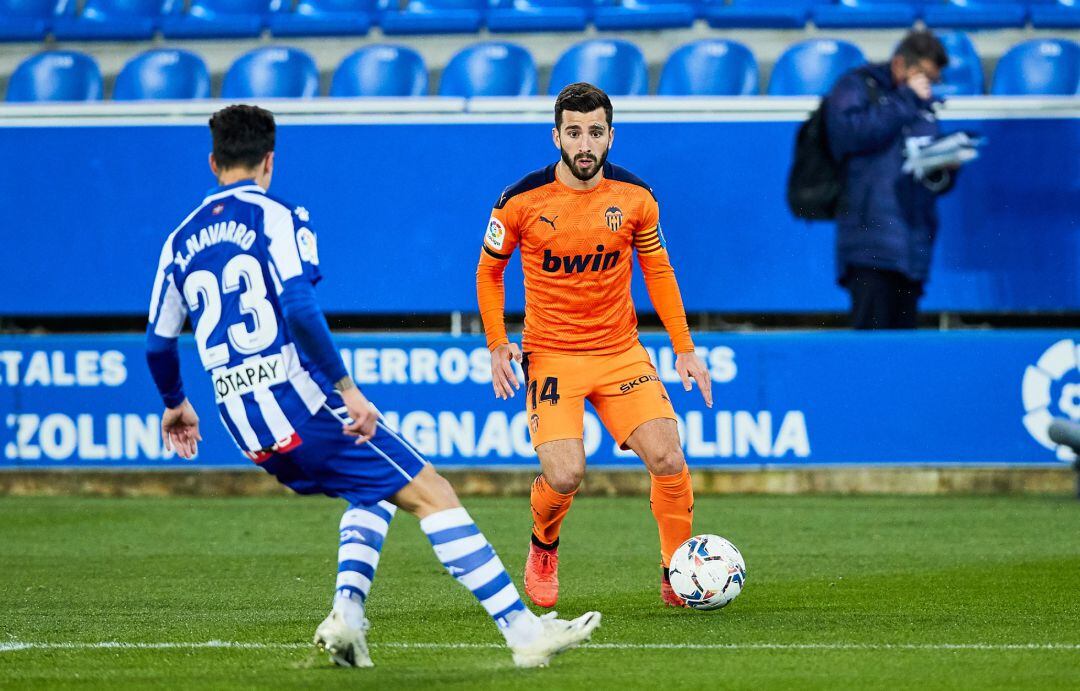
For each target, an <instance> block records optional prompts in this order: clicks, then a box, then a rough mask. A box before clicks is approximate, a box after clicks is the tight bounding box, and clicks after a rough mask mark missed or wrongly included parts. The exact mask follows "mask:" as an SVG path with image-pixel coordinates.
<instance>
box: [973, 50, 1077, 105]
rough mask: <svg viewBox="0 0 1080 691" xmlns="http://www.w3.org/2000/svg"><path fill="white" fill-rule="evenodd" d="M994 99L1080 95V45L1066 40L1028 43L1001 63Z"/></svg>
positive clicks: (997, 72) (1013, 51) (1004, 57)
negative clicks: (999, 97)
mask: <svg viewBox="0 0 1080 691" xmlns="http://www.w3.org/2000/svg"><path fill="white" fill-rule="evenodd" d="M990 93H992V94H994V95H995V96H1073V95H1080V45H1078V44H1076V43H1073V42H1072V41H1068V40H1065V39H1038V40H1034V41H1025V42H1024V43H1020V44H1018V45H1015V46H1013V47H1012V48H1010V49H1009V51H1008V52H1007V53H1005V55H1003V56H1001V60H999V61H998V64H997V69H996V70H995V71H994V84H993V86H992V87H991V89H990Z"/></svg>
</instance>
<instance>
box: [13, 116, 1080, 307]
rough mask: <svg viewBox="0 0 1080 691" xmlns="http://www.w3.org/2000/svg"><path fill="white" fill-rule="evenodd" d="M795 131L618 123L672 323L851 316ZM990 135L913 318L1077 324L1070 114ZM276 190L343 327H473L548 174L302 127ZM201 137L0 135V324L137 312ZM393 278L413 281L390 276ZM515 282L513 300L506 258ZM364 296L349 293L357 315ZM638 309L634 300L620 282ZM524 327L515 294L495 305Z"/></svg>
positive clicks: (1076, 176)
mask: <svg viewBox="0 0 1080 691" xmlns="http://www.w3.org/2000/svg"><path fill="white" fill-rule="evenodd" d="M797 126H798V121H797V120H790V121H777V120H764V121H753V120H745V121H723V122H680V121H664V120H663V119H662V118H659V119H657V120H656V121H651V122H625V123H621V122H617V123H616V130H617V133H618V136H617V138H616V145H615V147H614V149H613V150H612V154H611V160H612V161H614V162H616V163H619V164H620V165H624V166H626V167H628V168H629V169H630V170H632V171H634V172H635V173H637V174H638V175H640V176H641V177H642V178H643V179H645V180H646V181H648V183H649V184H650V185H652V187H653V188H654V190H655V191H656V195H657V197H658V199H659V201H660V209H661V217H662V220H663V227H664V232H665V235H666V236H667V239H668V243H669V249H670V252H671V255H672V260H673V262H674V264H675V268H676V271H677V272H678V277H679V281H680V284H681V286H682V289H683V296H684V299H685V302H686V306H687V309H689V310H690V311H693V312H769V311H773V312H775V311H780V312H821V311H843V310H846V309H847V296H846V295H845V294H844V292H843V291H842V290H841V289H840V288H838V287H837V286H836V284H835V274H834V272H835V269H834V260H833V245H834V231H833V228H832V226H831V225H829V224H820V223H818V224H810V223H805V222H801V221H797V220H795V219H794V218H792V217H791V215H790V214H789V212H788V210H787V207H786V205H785V202H784V188H785V180H786V176H787V171H788V169H789V167H790V162H791V154H792V142H793V140H794V136H795V131H796V128H797ZM946 126H947V127H948V128H949V129H966V130H973V131H976V132H978V133H980V134H982V135H983V136H985V137H986V138H987V141H988V144H987V146H986V147H985V148H984V150H983V154H982V158H980V159H979V160H978V161H975V162H974V163H972V164H971V165H970V166H968V167H966V168H965V170H964V171H963V173H962V175H961V176H960V179H959V182H958V184H957V187H956V189H955V190H954V191H953V192H951V193H950V194H949V195H947V196H946V197H945V198H944V199H943V200H942V202H941V209H940V210H941V233H940V238H939V241H938V251H937V254H936V256H935V259H934V265H933V271H932V277H931V281H930V284H929V286H928V290H927V295H926V299H925V300H924V303H923V307H924V308H925V309H929V310H950V311H1030V310H1046V311H1054V312H1060V311H1063V310H1080V214H1078V213H1077V209H1080V156H1076V155H1075V152H1076V151H1077V150H1080V118H1071V119H1070V118H1045V119H1022V118H1012V119H987V120H971V121H966V120H965V121H960V120H954V121H950V122H948V123H946ZM277 141H278V147H277V158H276V161H277V167H276V170H275V174H274V182H273V187H272V189H271V192H272V193H275V194H278V195H280V196H282V197H283V198H285V199H287V200H289V201H291V202H293V203H296V204H301V205H303V206H304V207H305V208H307V209H308V210H309V211H310V213H311V222H312V227H313V228H314V229H315V231H316V232H317V233H319V235H320V245H321V247H322V248H323V253H324V261H323V266H322V268H323V271H324V273H325V275H326V282H325V284H324V285H325V289H324V290H323V291H322V300H323V306H324V308H326V309H327V311H329V312H331V313H338V314H346V313H352V314H358V313H383V314H387V313H415V312H423V313H441V312H447V311H454V310H459V311H466V312H475V311H476V309H477V308H476V298H475V287H474V274H475V269H476V261H477V257H478V255H479V252H480V242H481V237H482V233H483V231H484V229H485V227H486V223H487V220H488V215H489V213H490V210H491V206H492V204H493V203H494V202H495V201H496V199H497V198H498V196H499V194H500V192H501V191H502V190H503V188H504V187H506V186H507V185H509V184H511V183H512V182H514V181H515V180H517V179H519V178H520V177H522V176H523V175H525V174H526V173H527V172H529V171H530V170H535V169H537V168H540V167H543V166H545V165H548V164H549V163H552V162H554V161H555V160H556V152H555V150H554V148H553V147H552V143H551V137H550V124H547V123H538V122H513V121H492V122H461V121H460V120H454V119H452V118H451V119H447V120H446V121H445V122H420V123H409V124H386V123H379V124H372V123H358V122H352V123H335V122H334V121H333V120H331V119H327V120H325V121H322V120H318V121H314V120H313V121H308V122H305V123H300V124H288V123H286V124H283V125H282V126H281V128H280V131H279V133H278V140H277ZM209 149H210V142H209V134H208V131H207V128H206V126H205V120H202V119H200V122H199V124H198V125H196V124H176V125H165V124H145V123H144V124H140V125H139V126H131V125H127V124H124V123H123V122H119V123H117V124H100V125H85V124H83V125H78V124H75V125H71V126H56V127H53V126H40V127H39V126H26V127H4V126H2V124H0V151H3V152H4V154H5V156H6V158H7V160H10V161H63V162H64V170H67V171H78V173H77V174H65V175H59V174H57V171H56V169H55V167H53V166H48V165H10V166H0V189H2V190H3V194H0V218H4V219H6V222H5V223H4V224H2V225H0V245H2V246H3V247H4V252H2V253H0V276H3V277H4V284H3V287H2V288H0V316H5V315H6V316H14V315H70V314H91V315H94V314H98V315H100V314H140V313H143V312H145V311H146V304H145V303H146V295H148V294H149V288H150V284H151V283H152V279H153V276H152V274H153V269H154V262H155V260H156V258H157V256H158V254H159V252H160V248H161V243H162V242H163V240H164V238H165V237H166V236H167V235H168V233H169V232H170V231H171V230H172V229H173V228H174V227H175V226H176V224H177V223H178V222H179V221H180V220H181V219H183V218H184V217H185V216H186V215H187V214H188V213H189V212H190V210H191V209H192V208H194V207H195V206H196V205H197V204H198V203H199V202H200V201H201V199H202V197H203V194H204V193H205V191H206V190H207V189H208V188H209V187H211V186H213V184H214V180H213V178H212V176H211V175H210V172H209V169H208V167H207V163H206V156H207V152H208V151H209ZM402 275H408V277H409V280H408V281H402V280H400V277H401V276H402ZM507 280H508V283H507V285H509V286H520V283H521V274H520V266H519V265H518V259H517V258H516V257H515V259H514V260H513V261H512V262H511V268H510V269H509V274H508V279H507ZM360 296H363V297H362V298H361V297H360ZM635 296H636V298H637V301H638V304H639V305H640V306H642V307H647V306H648V305H649V302H648V299H647V297H646V293H645V291H644V289H643V286H642V285H641V284H640V281H638V282H637V283H636V284H635ZM507 306H508V309H509V310H510V311H514V312H521V311H522V309H523V300H522V295H521V291H520V290H519V289H513V290H510V291H508V302H507Z"/></svg>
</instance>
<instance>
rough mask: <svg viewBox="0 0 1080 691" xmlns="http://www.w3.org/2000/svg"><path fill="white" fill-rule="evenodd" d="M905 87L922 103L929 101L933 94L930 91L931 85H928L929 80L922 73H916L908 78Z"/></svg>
mask: <svg viewBox="0 0 1080 691" xmlns="http://www.w3.org/2000/svg"><path fill="white" fill-rule="evenodd" d="M907 85H908V88H909V89H911V90H912V91H914V92H915V95H916V96H918V97H919V98H920V99H922V100H924V101H929V100H930V97H931V95H932V93H933V92H932V91H931V88H932V86H933V85H932V84H931V83H930V78H929V77H927V76H926V75H925V74H923V73H922V72H916V73H915V74H913V75H911V76H910V77H908V80H907Z"/></svg>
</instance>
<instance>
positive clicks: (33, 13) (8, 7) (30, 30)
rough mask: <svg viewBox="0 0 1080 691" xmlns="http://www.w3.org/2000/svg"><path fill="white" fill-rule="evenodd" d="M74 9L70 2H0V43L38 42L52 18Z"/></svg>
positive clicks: (51, 0) (49, 27)
mask: <svg viewBox="0 0 1080 691" xmlns="http://www.w3.org/2000/svg"><path fill="white" fill-rule="evenodd" d="M74 7H75V3H74V2H71V0H0V41H40V40H41V39H43V38H45V34H47V33H48V32H49V29H51V28H52V23H53V18H54V17H56V16H57V15H58V14H63V13H66V12H71V11H72V10H73V9H74Z"/></svg>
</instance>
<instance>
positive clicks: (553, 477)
mask: <svg viewBox="0 0 1080 691" xmlns="http://www.w3.org/2000/svg"><path fill="white" fill-rule="evenodd" d="M584 477H585V469H584V468H560V469H559V470H556V471H554V472H550V473H549V472H547V471H545V472H544V479H545V480H547V483H548V485H550V486H551V489H553V490H555V491H556V492H558V493H559V494H571V493H572V492H576V491H577V488H578V487H580V486H581V480H582V479H583V478H584Z"/></svg>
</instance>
